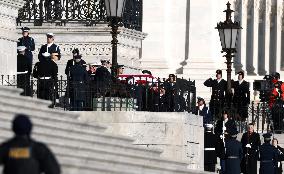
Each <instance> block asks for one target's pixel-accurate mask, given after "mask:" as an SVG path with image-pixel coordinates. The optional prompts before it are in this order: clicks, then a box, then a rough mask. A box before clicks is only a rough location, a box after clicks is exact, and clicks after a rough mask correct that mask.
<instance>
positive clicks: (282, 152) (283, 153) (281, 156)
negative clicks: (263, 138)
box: [272, 138, 284, 174]
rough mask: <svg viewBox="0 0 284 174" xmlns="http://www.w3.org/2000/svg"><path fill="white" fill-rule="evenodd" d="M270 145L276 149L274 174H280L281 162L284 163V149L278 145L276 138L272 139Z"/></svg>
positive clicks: (281, 171)
mask: <svg viewBox="0 0 284 174" xmlns="http://www.w3.org/2000/svg"><path fill="white" fill-rule="evenodd" d="M272 145H273V146H274V147H275V148H276V149H277V151H278V162H277V166H276V173H275V174H282V173H283V169H282V163H281V161H284V149H283V148H282V147H280V146H279V145H278V140H277V139H276V138H273V139H272Z"/></svg>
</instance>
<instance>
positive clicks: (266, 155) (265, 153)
mask: <svg viewBox="0 0 284 174" xmlns="http://www.w3.org/2000/svg"><path fill="white" fill-rule="evenodd" d="M263 137H264V143H263V144H262V145H261V146H260V148H259V161H260V168H259V174H268V173H271V174H275V172H276V166H277V162H278V152H277V149H276V148H275V147H274V146H272V145H271V144H270V141H271V134H270V133H267V134H263Z"/></svg>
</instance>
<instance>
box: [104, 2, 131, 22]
mask: <svg viewBox="0 0 284 174" xmlns="http://www.w3.org/2000/svg"><path fill="white" fill-rule="evenodd" d="M125 2H126V0H105V6H106V12H107V16H108V17H111V18H113V17H116V18H122V17H123V12H124V6H125Z"/></svg>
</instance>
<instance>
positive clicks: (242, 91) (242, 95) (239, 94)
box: [232, 80, 250, 106]
mask: <svg viewBox="0 0 284 174" xmlns="http://www.w3.org/2000/svg"><path fill="white" fill-rule="evenodd" d="M232 88H234V96H233V102H234V104H235V105H241V106H245V105H247V104H249V103H250V91H249V83H248V82H247V81H245V80H244V81H243V82H242V83H241V84H239V81H235V82H233V84H232Z"/></svg>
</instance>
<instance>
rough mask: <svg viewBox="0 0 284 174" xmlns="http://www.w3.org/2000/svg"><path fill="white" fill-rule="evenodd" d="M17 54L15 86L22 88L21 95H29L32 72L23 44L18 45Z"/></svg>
mask: <svg viewBox="0 0 284 174" xmlns="http://www.w3.org/2000/svg"><path fill="white" fill-rule="evenodd" d="M17 50H18V56H17V88H22V89H24V92H22V93H21V95H24V96H31V89H30V75H31V72H32V67H31V66H30V62H29V59H28V57H27V56H25V50H26V47H25V46H18V47H17Z"/></svg>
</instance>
